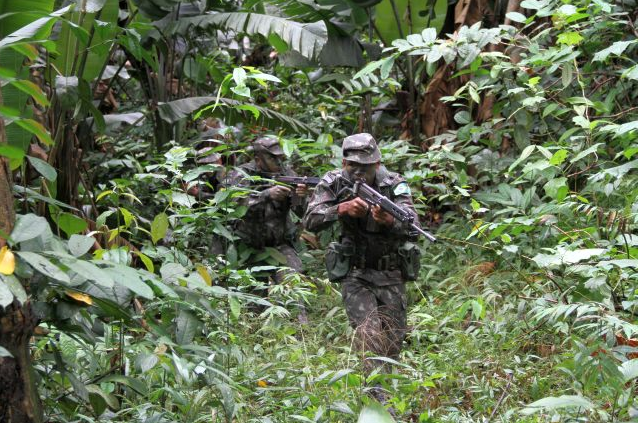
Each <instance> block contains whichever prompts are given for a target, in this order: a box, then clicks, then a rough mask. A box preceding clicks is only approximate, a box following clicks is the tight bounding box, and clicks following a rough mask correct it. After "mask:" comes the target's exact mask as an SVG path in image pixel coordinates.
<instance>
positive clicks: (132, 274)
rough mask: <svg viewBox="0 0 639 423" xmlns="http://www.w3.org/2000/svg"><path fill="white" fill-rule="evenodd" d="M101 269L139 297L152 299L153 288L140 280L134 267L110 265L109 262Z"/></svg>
mask: <svg viewBox="0 0 639 423" xmlns="http://www.w3.org/2000/svg"><path fill="white" fill-rule="evenodd" d="M102 270H104V271H105V272H107V273H108V274H109V276H111V278H112V279H113V281H114V282H115V283H117V284H118V285H121V286H123V287H125V288H128V289H129V290H131V291H132V292H133V293H135V294H136V295H139V296H140V297H144V298H146V299H149V300H151V299H153V297H154V294H153V290H152V289H151V287H150V286H149V285H147V284H146V283H145V282H144V281H143V280H142V278H141V277H140V274H139V273H138V272H137V271H136V270H135V269H132V268H130V267H127V266H123V265H111V263H109V266H107V267H105V268H104V269H102Z"/></svg>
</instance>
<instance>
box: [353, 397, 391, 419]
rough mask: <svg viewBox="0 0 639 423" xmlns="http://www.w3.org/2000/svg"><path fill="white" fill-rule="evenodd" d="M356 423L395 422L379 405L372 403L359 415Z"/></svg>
mask: <svg viewBox="0 0 639 423" xmlns="http://www.w3.org/2000/svg"><path fill="white" fill-rule="evenodd" d="M357 423H395V420H394V419H393V417H392V416H391V415H390V413H389V412H388V411H386V409H385V408H384V407H383V406H382V405H381V404H380V403H378V402H375V401H373V402H371V403H370V404H369V405H367V406H365V407H364V408H363V409H362V411H361V412H360V413H359V417H358V418H357Z"/></svg>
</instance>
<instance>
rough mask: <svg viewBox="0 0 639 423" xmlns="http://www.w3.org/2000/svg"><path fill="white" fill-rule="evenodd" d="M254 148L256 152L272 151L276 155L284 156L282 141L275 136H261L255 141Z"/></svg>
mask: <svg viewBox="0 0 639 423" xmlns="http://www.w3.org/2000/svg"><path fill="white" fill-rule="evenodd" d="M253 149H254V151H255V152H256V153H270V154H273V155H274V156H283V155H284V150H282V147H280V142H279V141H278V140H277V138H273V137H260V138H258V139H256V140H255V141H254V142H253Z"/></svg>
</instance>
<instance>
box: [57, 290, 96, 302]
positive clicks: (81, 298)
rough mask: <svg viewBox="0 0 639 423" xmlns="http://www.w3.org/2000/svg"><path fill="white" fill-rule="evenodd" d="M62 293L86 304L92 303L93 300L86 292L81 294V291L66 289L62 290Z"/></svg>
mask: <svg viewBox="0 0 639 423" xmlns="http://www.w3.org/2000/svg"><path fill="white" fill-rule="evenodd" d="M64 293H65V294H67V295H68V296H69V297H71V298H73V299H74V300H76V301H78V302H80V303H83V304H86V305H93V300H92V299H91V297H90V296H89V295H87V294H83V293H82V292H77V291H70V290H68V289H67V290H66V291H64Z"/></svg>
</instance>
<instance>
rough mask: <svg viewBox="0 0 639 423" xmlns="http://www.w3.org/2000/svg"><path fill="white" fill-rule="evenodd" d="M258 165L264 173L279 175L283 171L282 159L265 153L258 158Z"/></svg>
mask: <svg viewBox="0 0 639 423" xmlns="http://www.w3.org/2000/svg"><path fill="white" fill-rule="evenodd" d="M257 159H258V160H257V164H258V166H259V167H260V169H261V170H262V171H264V172H270V173H278V172H280V171H281V170H282V157H281V156H276V155H275V154H268V153H263V154H260V155H259V156H258V157H257Z"/></svg>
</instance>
